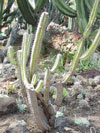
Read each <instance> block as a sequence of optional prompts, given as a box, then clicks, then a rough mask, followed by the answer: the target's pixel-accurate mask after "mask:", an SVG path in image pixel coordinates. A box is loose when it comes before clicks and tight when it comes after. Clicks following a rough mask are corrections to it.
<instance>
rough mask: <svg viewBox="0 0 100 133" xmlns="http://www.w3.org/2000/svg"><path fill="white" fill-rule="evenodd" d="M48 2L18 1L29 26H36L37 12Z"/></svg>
mask: <svg viewBox="0 0 100 133" xmlns="http://www.w3.org/2000/svg"><path fill="white" fill-rule="evenodd" d="M45 2H46V0H41V1H40V0H32V1H30V0H17V3H18V7H19V9H20V11H21V13H22V15H23V17H24V19H25V20H26V22H27V23H28V24H31V25H33V26H36V24H37V12H38V11H39V10H40V9H41V7H43V6H44V5H45Z"/></svg>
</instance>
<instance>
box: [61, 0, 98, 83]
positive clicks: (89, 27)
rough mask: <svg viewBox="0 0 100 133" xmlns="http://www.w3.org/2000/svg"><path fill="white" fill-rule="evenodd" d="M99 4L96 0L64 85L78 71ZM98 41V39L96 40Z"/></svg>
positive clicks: (65, 76)
mask: <svg viewBox="0 0 100 133" xmlns="http://www.w3.org/2000/svg"><path fill="white" fill-rule="evenodd" d="M98 4H99V0H95V3H94V6H93V9H92V12H91V15H90V17H89V22H88V24H87V26H86V28H85V31H84V33H83V37H82V38H81V39H80V40H79V42H78V49H77V52H76V54H75V57H74V59H73V61H72V64H71V67H70V70H69V73H68V75H67V74H66V75H64V78H63V83H66V82H68V81H69V80H70V78H71V76H72V74H73V73H74V70H75V69H76V66H77V64H78V62H79V58H80V56H81V54H82V48H83V45H84V42H85V40H86V39H87V38H88V37H89V35H90V33H91V29H92V26H93V24H94V21H95V17H96V13H97V9H98ZM96 39H98V38H96ZM95 42H98V40H96V41H95ZM93 46H94V45H92V47H93Z"/></svg>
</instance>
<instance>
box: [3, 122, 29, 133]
mask: <svg viewBox="0 0 100 133" xmlns="http://www.w3.org/2000/svg"><path fill="white" fill-rule="evenodd" d="M5 133H29V131H28V129H27V128H26V126H25V125H23V124H21V123H18V122H13V123H11V124H10V126H9V127H8V128H7V129H6V131H5Z"/></svg>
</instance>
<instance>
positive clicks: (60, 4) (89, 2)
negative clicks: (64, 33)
mask: <svg viewBox="0 0 100 133" xmlns="http://www.w3.org/2000/svg"><path fill="white" fill-rule="evenodd" d="M52 2H53V4H54V5H55V6H56V7H57V9H58V10H59V11H60V12H61V13H62V14H64V15H66V16H69V17H71V18H73V17H77V22H78V25H79V29H80V32H81V33H82V34H83V33H84V31H85V29H86V27H87V24H88V21H89V10H90V11H92V8H93V4H94V0H72V2H73V3H74V6H73V7H74V8H73V7H72V6H69V5H70V1H69V3H67V4H66V3H65V2H64V0H52ZM98 4H99V2H98ZM75 6H76V8H75ZM75 9H76V10H75ZM96 16H97V17H98V18H100V9H99V8H98V10H97V13H96Z"/></svg>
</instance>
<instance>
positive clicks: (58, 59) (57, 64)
mask: <svg viewBox="0 0 100 133" xmlns="http://www.w3.org/2000/svg"><path fill="white" fill-rule="evenodd" d="M61 58H62V55H61V54H58V55H57V58H56V61H55V63H54V65H53V67H52V68H51V72H52V73H54V72H55V70H56V69H57V68H58V66H59V64H60V61H61Z"/></svg>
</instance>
